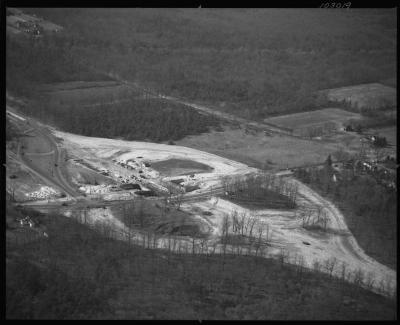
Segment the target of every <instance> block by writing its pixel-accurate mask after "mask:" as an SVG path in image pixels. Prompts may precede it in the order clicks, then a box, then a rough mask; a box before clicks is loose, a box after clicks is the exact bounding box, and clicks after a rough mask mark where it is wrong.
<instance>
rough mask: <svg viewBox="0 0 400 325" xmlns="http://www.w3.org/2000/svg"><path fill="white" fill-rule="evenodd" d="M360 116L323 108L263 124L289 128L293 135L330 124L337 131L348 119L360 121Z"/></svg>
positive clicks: (278, 117) (266, 120) (272, 118)
mask: <svg viewBox="0 0 400 325" xmlns="http://www.w3.org/2000/svg"><path fill="white" fill-rule="evenodd" d="M361 118H362V117H361V115H360V114H357V113H352V112H348V111H345V110H343V109H339V108H325V109H320V110H317V111H311V112H303V113H295V114H288V115H280V116H276V117H270V118H267V119H265V122H267V123H271V124H275V125H277V126H283V127H286V128H290V129H292V130H293V131H294V133H295V134H296V133H299V132H300V130H301V129H306V128H309V127H324V126H326V125H327V124H329V123H331V124H333V125H334V128H335V129H339V128H341V127H342V126H343V124H345V123H346V122H347V121H348V120H349V119H361Z"/></svg>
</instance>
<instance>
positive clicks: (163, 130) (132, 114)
mask: <svg viewBox="0 0 400 325" xmlns="http://www.w3.org/2000/svg"><path fill="white" fill-rule="evenodd" d="M21 109H22V110H23V111H24V112H25V113H27V114H29V115H31V116H35V117H37V118H39V119H40V120H42V121H44V122H47V123H50V124H52V125H54V126H56V127H59V128H60V129H61V130H64V131H67V132H71V133H77V134H81V135H85V136H93V137H105V138H115V137H123V138H124V139H126V140H146V141H154V142H160V141H167V140H179V139H181V138H183V137H185V136H187V135H192V134H199V133H203V132H208V131H209V129H210V128H211V127H218V126H219V125H220V121H219V120H218V119H216V118H215V117H213V116H210V115H203V114H200V113H198V112H197V111H196V110H194V109H193V108H190V107H185V106H183V105H181V104H175V103H171V102H167V101H163V100H160V99H141V98H130V99H127V101H125V102H123V103H115V104H104V105H99V106H96V107H80V106H78V105H72V106H69V105H54V106H53V105H48V104H46V103H44V102H43V101H39V102H37V104H36V105H27V106H25V107H23V108H21Z"/></svg>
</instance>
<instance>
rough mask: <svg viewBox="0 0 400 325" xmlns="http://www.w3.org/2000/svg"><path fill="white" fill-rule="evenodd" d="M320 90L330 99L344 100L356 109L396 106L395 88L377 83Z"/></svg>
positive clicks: (335, 100) (334, 100)
mask: <svg viewBox="0 0 400 325" xmlns="http://www.w3.org/2000/svg"><path fill="white" fill-rule="evenodd" d="M321 92H322V93H324V94H326V96H327V97H328V100H330V101H333V102H345V103H347V104H349V105H350V106H351V107H354V108H358V109H362V108H376V109H379V108H385V107H390V106H396V89H395V88H393V87H389V86H385V85H382V84H379V83H371V84H362V85H356V86H349V87H341V88H334V89H326V90H322V91H321Z"/></svg>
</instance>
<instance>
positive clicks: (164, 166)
mask: <svg viewBox="0 0 400 325" xmlns="http://www.w3.org/2000/svg"><path fill="white" fill-rule="evenodd" d="M151 167H152V168H153V169H155V170H156V171H158V172H159V173H160V174H161V175H163V176H179V175H189V174H194V173H196V174H197V173H205V172H211V171H212V170H213V168H212V167H210V166H207V165H205V164H202V163H199V162H197V161H194V160H183V159H175V158H173V159H168V160H163V161H157V162H153V163H152V164H151Z"/></svg>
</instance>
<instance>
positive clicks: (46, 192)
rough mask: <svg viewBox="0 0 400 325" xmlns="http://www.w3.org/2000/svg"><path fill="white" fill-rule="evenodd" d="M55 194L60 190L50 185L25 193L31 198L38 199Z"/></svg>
mask: <svg viewBox="0 0 400 325" xmlns="http://www.w3.org/2000/svg"><path fill="white" fill-rule="evenodd" d="M57 194H60V192H58V191H57V190H55V189H53V188H51V187H48V186H42V187H41V188H40V190H38V191H35V192H31V193H26V194H25V195H26V196H27V197H29V198H30V199H32V200H40V199H47V198H49V197H52V196H55V195H57Z"/></svg>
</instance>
